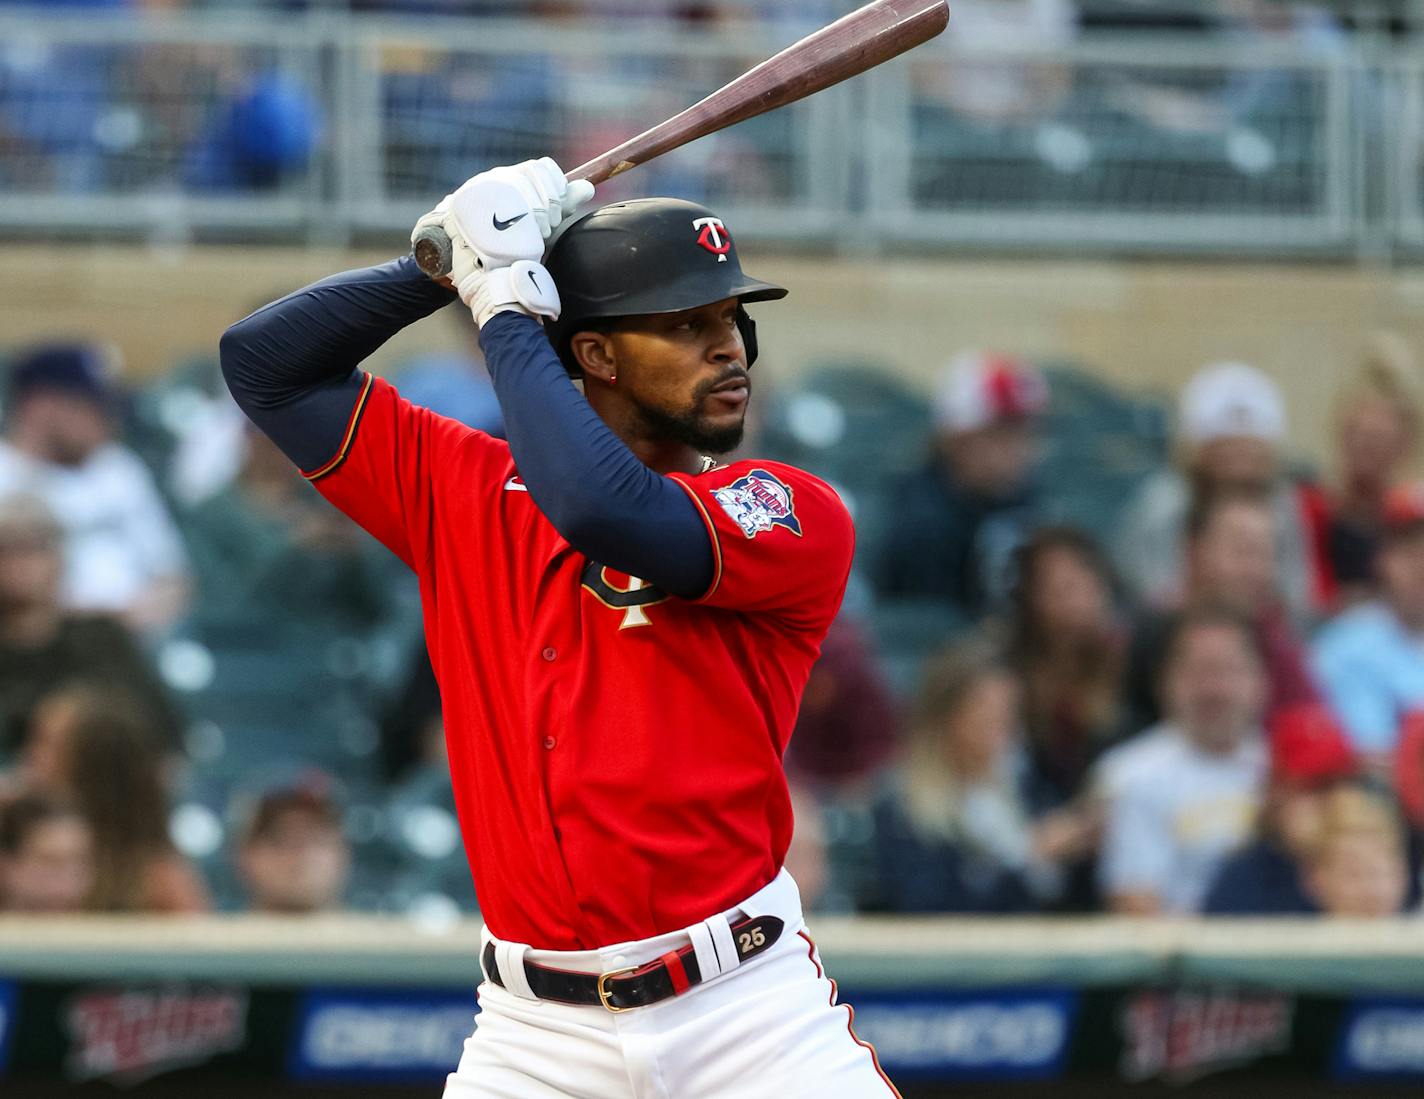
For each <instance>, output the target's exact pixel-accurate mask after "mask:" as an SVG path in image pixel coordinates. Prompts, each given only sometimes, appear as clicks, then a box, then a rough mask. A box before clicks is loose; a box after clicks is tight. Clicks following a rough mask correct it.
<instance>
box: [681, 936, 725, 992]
mask: <svg viewBox="0 0 1424 1099" xmlns="http://www.w3.org/2000/svg"><path fill="white" fill-rule="evenodd" d="M687 936H688V938H690V939H691V940H692V950H693V953H694V954H695V955H696V957H697V968H698V970H699V971H700V972H701V974H702V979H703V980H704V981H710V980H711V979H712V978H713V977H715V976H717V975H718V974H719V973H721V972H722V965H721V962H719V961H718V959H717V949H716V947H714V946H713V945H712V932H711V930H710V929H709V927H708V926H707V923H706V922H704V923H695V924H693V925H692V926H691V927H689V928H688V929H687Z"/></svg>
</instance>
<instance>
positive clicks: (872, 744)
mask: <svg viewBox="0 0 1424 1099" xmlns="http://www.w3.org/2000/svg"><path fill="white" fill-rule="evenodd" d="M898 734H899V714H898V713H897V712H896V707H895V703H894V700H893V699H892V698H891V695H890V690H889V688H888V687H887V686H886V684H885V680H884V677H883V676H882V675H881V673H880V669H879V668H878V667H876V664H875V659H874V654H873V653H872V652H871V649H870V643H869V640H868V638H867V637H866V634H865V631H864V630H863V629H862V628H861V627H860V626H859V625H857V624H856V623H855V622H854V621H852V620H851V619H850V618H849V617H847V616H846V615H841V616H840V617H839V618H837V619H836V620H835V621H834V622H833V623H832V624H831V629H830V632H829V633H827V634H826V639H825V641H823V642H822V643H821V656H820V659H818V660H817V661H816V663H815V665H814V666H813V667H812V668H811V677H810V679H808V680H807V681H806V693H805V694H804V695H802V696H801V710H800V712H799V713H798V714H797V716H796V729H795V733H794V734H793V736H792V738H791V745H790V747H789V748H788V749H787V754H786V769H787V772H788V773H789V774H790V775H791V776H792V777H793V778H794V779H799V780H801V781H802V782H806V783H809V784H812V785H814V786H816V787H818V788H820V789H822V790H827V789H831V790H841V791H846V792H853V791H850V790H849V788H851V787H854V786H857V785H863V782H864V780H865V779H868V778H869V777H871V776H872V775H874V774H875V772H876V771H877V770H878V769H879V768H880V767H881V765H882V764H884V763H885V761H886V760H887V759H888V758H889V756H890V754H891V753H892V752H893V751H894V750H895V745H896V743H897V741H898Z"/></svg>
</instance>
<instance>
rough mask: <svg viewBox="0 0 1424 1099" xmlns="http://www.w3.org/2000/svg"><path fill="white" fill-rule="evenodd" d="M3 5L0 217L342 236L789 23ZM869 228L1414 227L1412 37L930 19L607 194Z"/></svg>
mask: <svg viewBox="0 0 1424 1099" xmlns="http://www.w3.org/2000/svg"><path fill="white" fill-rule="evenodd" d="M802 29H804V28H794V27H792V26H790V25H788V24H785V23H770V24H768V25H767V30H766V33H765V34H757V35H749V34H747V33H745V30H739V31H729V32H726V33H720V32H712V31H697V32H693V31H690V30H688V29H686V28H683V29H679V28H678V27H677V26H676V25H672V24H669V25H667V26H663V25H655V26H653V27H651V28H650V27H643V28H641V29H640V30H639V31H638V33H637V34H631V33H628V32H627V31H626V29H620V25H618V24H593V25H587V24H562V23H534V22H530V21H519V20H509V19H498V18H481V19H474V20H471V19H438V18H424V19H390V18H375V17H364V16H352V15H348V14H345V13H333V12H330V11H316V12H313V13H310V14H307V15H305V16H293V15H290V14H281V13H276V12H262V13H260V15H254V14H252V13H250V12H249V13H248V14H247V15H246V17H243V18H235V17H233V15H232V14H231V12H230V11H229V13H228V14H227V15H222V14H217V13H207V14H204V13H185V14H180V15H176V16H168V17H164V18H138V17H134V16H132V15H130V16H102V17H98V16H94V15H92V14H91V15H86V16H85V17H83V18H78V17H75V16H72V15H71V16H67V17H66V16H56V15H53V14H45V15H37V14H15V13H8V14H4V15H0V232H6V233H8V234H10V235H29V236H34V235H45V236H51V235H78V234H93V233H102V234H105V235H121V236H129V237H139V238H159V239H176V240H182V239H189V238H200V239H240V240H252V241H273V240H291V239H293V238H295V239H298V240H311V241H321V242H331V243H342V242H346V241H350V240H353V239H358V238H365V237H369V236H372V235H382V236H385V235H388V234H397V233H400V232H401V231H402V230H404V229H405V228H406V227H407V226H409V225H410V224H411V223H412V222H413V221H414V219H415V218H416V217H417V216H419V214H420V213H421V212H422V211H423V210H425V209H427V208H428V207H429V206H430V205H431V204H432V203H433V201H434V200H435V199H436V198H438V197H439V195H441V194H443V193H444V192H445V191H447V190H449V189H450V188H451V187H453V186H454V185H455V184H457V183H458V182H459V181H460V180H461V179H463V178H465V177H466V176H467V175H469V174H471V173H472V172H475V171H477V170H479V169H480V168H481V167H484V166H488V165H490V164H493V163H500V162H505V161H510V160H517V159H522V158H524V157H527V156H532V155H539V154H543V153H549V154H552V155H554V156H556V157H558V158H559V159H560V160H561V161H563V162H574V163H576V162H579V161H582V160H584V159H587V157H589V156H591V155H593V154H595V153H597V152H600V151H602V149H603V148H605V147H607V146H610V145H612V144H615V143H616V142H618V141H620V140H622V139H623V138H625V137H627V136H629V135H630V134H632V133H634V132H636V131H638V130H640V129H643V128H645V127H646V126H648V125H651V124H653V123H655V122H657V121H659V120H661V119H662V118H663V117H666V116H667V115H668V114H669V113H671V112H672V111H674V110H676V109H679V108H681V107H682V106H685V105H687V104H689V103H691V102H693V101H694V100H696V99H698V98H700V97H701V96H703V95H705V94H706V93H707V92H709V91H711V90H712V89H714V88H716V87H718V86H719V85H721V84H722V83H724V82H725V81H726V80H728V79H730V78H731V77H732V76H735V75H736V74H737V73H739V72H741V71H743V70H744V69H746V68H747V67H749V66H750V65H751V64H753V63H755V62H757V61H759V60H761V59H762V58H764V57H765V56H767V55H768V54H770V53H771V52H773V51H774V50H775V49H777V48H779V47H780V46H782V45H784V44H786V42H787V41H789V40H790V39H792V38H794V37H796V36H797V34H799V33H801V30H802ZM603 193H604V194H605V195H607V196H608V197H614V196H616V195H619V194H646V193H668V194H677V195H682V196H684V197H689V198H694V199H700V200H702V201H706V202H708V203H710V204H713V205H714V206H716V207H717V208H718V209H719V210H720V211H725V212H726V213H727V215H728V216H735V217H736V218H737V220H738V222H739V224H740V225H741V226H742V227H743V231H747V232H753V233H755V234H756V235H757V236H759V237H762V238H768V239H775V240H779V241H784V242H789V243H806V244H811V245H816V246H830V247H836V246H842V247H851V248H856V249H867V248H880V247H891V248H906V247H909V248H945V247H953V246H965V245H968V246H972V247H975V248H980V249H987V248H1011V249H1018V250H1043V249H1065V248H1073V249H1087V250H1092V251H1119V250H1145V251H1167V252H1180V251H1192V252H1200V251H1211V252H1218V253H1227V254H1232V253H1241V252H1257V253H1259V252H1290V253H1316V254H1335V255H1349V254H1354V253H1357V252H1365V251H1370V252H1371V253H1378V252H1379V250H1380V248H1381V244H1382V242H1383V245H1384V246H1386V247H1389V248H1394V249H1396V250H1403V251H1404V252H1405V253H1406V254H1407V253H1408V252H1410V251H1412V250H1414V249H1424V48H1419V49H1415V48H1413V47H1411V46H1409V45H1407V44H1401V43H1394V44H1390V43H1389V42H1388V41H1387V40H1384V39H1380V38H1369V37H1368V36H1356V37H1355V38H1342V39H1341V40H1340V41H1339V42H1336V43H1331V44H1329V46H1328V48H1324V49H1322V48H1320V47H1319V46H1316V45H1307V44H1304V43H1302V44H1301V45H1298V46H1290V45H1280V44H1276V45H1269V46H1266V45H1262V44H1259V43H1255V42H1251V41H1241V40H1232V39H1229V38H1227V39H1216V38H1210V37H1203V36H1200V35H1178V36H1172V35H1167V36H1164V35H1158V34H1154V35H1150V36H1144V35H1133V36H1130V37H1127V38H1117V39H1101V38H1094V37H1089V38H1082V39H1079V40H1078V41H1077V42H1075V43H1073V44H1071V45H1068V46H1066V47H1063V48H1055V49H1053V50H1051V51H1050V50H1043V49H1035V48H1032V47H1026V48H1015V49H1012V50H1005V49H997V50H988V49H981V48H975V49H972V50H971V49H968V48H966V47H965V46H964V45H962V44H956V43H953V42H951V41H949V40H947V39H946V40H940V41H937V42H935V43H932V44H930V45H929V46H926V47H923V48H922V49H921V50H919V51H917V52H916V53H915V54H914V55H912V56H911V57H909V58H905V59H901V60H900V61H897V62H895V63H893V64H891V65H887V66H884V67H882V68H880V69H877V70H875V71H874V72H872V73H870V74H868V75H867V76H865V77H862V78H860V79H858V80H856V81H852V82H851V83H849V84H846V85H842V86H840V87H838V88H834V89H831V90H830V91H827V92H824V93H821V94H819V95H816V96H813V97H811V98H810V99H808V100H805V101H803V102H801V103H799V104H796V105H794V106H792V107H790V108H787V109H784V110H782V111H778V112H774V113H772V114H770V115H766V116H763V117H762V118H759V119H754V120H751V121H749V122H746V123H743V124H741V125H739V126H737V127H734V128H732V129H730V130H728V131H725V132H724V133H722V134H718V135H715V136H713V137H710V138H706V139H703V140H702V141H700V142H697V143H695V144H693V145H691V146H688V147H687V148H685V149H682V150H678V151H676V152H674V153H671V154H669V155H667V156H666V157H663V158H661V159H660V160H658V161H655V162H653V163H651V164H648V165H646V166H644V167H643V168H640V169H639V170H638V172H636V173H632V174H630V175H628V176H625V177H622V178H621V179H620V180H617V181H614V182H613V183H612V184H611V185H609V186H607V187H605V189H604V192H603Z"/></svg>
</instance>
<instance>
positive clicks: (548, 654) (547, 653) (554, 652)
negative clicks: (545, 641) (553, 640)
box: [539, 645, 559, 663]
mask: <svg viewBox="0 0 1424 1099" xmlns="http://www.w3.org/2000/svg"><path fill="white" fill-rule="evenodd" d="M539 655H540V656H542V657H543V658H544V659H545V660H548V661H550V662H551V663H552V662H553V661H554V660H555V659H557V658H558V655H559V650H558V649H556V648H554V646H552V645H550V646H549V647H548V648H546V649H545V650H544V651H543V652H542V653H540V654H539Z"/></svg>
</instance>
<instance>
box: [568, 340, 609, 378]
mask: <svg viewBox="0 0 1424 1099" xmlns="http://www.w3.org/2000/svg"><path fill="white" fill-rule="evenodd" d="M569 350H570V351H571V352H573V356H574V359H575V360H576V361H577V362H578V364H579V366H581V367H582V368H583V373H584V377H585V378H597V379H598V380H599V381H601V382H605V383H606V382H608V381H609V380H610V379H611V378H612V377H613V376H614V375H615V374H617V373H618V356H617V354H616V353H615V351H614V350H613V339H612V337H611V336H610V335H609V334H608V333H607V332H594V331H583V332H576V333H574V337H573V339H572V340H570V341H569Z"/></svg>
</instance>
